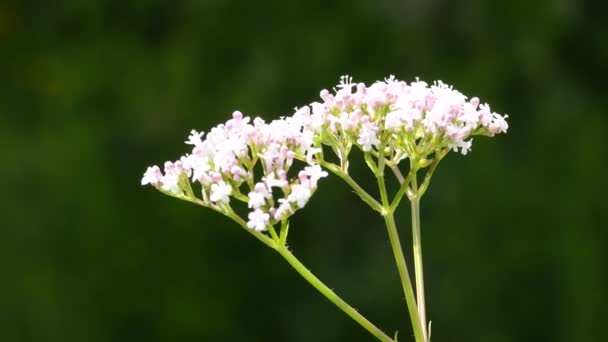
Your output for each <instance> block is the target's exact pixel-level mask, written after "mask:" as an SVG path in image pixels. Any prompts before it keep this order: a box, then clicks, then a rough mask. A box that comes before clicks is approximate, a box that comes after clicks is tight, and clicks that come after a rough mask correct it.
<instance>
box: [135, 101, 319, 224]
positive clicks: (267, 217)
mask: <svg viewBox="0 0 608 342" xmlns="http://www.w3.org/2000/svg"><path fill="white" fill-rule="evenodd" d="M186 144H189V145H192V146H193V148H192V152H191V153H190V154H186V155H185V156H182V157H181V158H180V159H179V160H177V161H175V162H170V161H168V162H166V163H165V165H164V173H163V172H162V171H161V169H160V168H159V167H158V166H152V167H149V168H148V169H147V171H146V172H145V174H144V177H143V178H142V181H141V183H142V185H146V184H151V185H153V186H154V187H156V188H157V189H159V190H161V191H163V192H165V193H168V194H170V195H172V196H175V197H188V196H194V193H193V191H192V187H191V183H195V182H198V183H200V185H201V187H202V191H201V199H200V200H202V201H203V203H204V204H206V205H208V206H214V207H215V208H217V209H219V210H229V206H230V200H231V198H235V199H237V200H240V201H242V202H246V203H247V206H248V208H249V209H250V212H249V214H248V218H249V220H248V222H247V226H248V227H249V228H251V229H255V230H257V231H264V230H266V229H267V227H268V225H273V224H275V223H277V222H280V221H282V220H284V219H287V218H288V217H289V216H291V215H292V214H293V213H294V212H295V211H296V210H297V209H299V208H302V207H304V205H305V204H306V202H308V200H309V199H310V197H311V196H312V194H313V193H314V192H315V190H316V189H317V182H318V181H319V179H320V178H323V177H326V176H327V172H325V171H323V170H322V169H321V167H320V166H319V165H316V164H313V165H306V166H304V167H303V168H301V170H299V171H295V175H296V176H295V177H290V176H289V175H288V174H291V173H292V172H294V171H291V172H290V169H291V168H292V167H293V165H294V159H295V157H296V156H302V158H305V156H307V155H308V156H310V157H312V155H311V153H314V149H312V144H313V136H312V133H311V132H310V131H307V130H304V129H303V127H302V123H301V122H300V121H299V120H297V116H294V117H287V118H281V119H278V120H274V121H272V122H270V123H266V122H264V120H262V119H260V118H255V119H254V120H253V122H251V119H250V118H249V117H243V114H241V113H240V112H234V114H233V117H232V119H230V120H228V121H227V122H226V123H224V124H220V125H218V126H216V127H214V128H212V129H211V131H210V132H209V133H208V134H207V135H206V138H205V139H203V133H202V132H197V131H192V132H191V134H190V136H189V137H188V140H187V141H186ZM258 165H259V169H260V170H261V171H259V172H258V171H254V169H255V168H256V167H258ZM256 178H258V179H256ZM243 188H247V192H246V195H245V194H244V193H243V192H242V191H243ZM230 210H231V209H230Z"/></svg>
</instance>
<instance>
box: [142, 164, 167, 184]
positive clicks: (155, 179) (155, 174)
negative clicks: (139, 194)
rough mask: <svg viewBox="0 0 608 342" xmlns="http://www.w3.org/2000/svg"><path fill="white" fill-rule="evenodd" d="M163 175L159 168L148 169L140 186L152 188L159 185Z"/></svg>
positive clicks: (151, 167)
mask: <svg viewBox="0 0 608 342" xmlns="http://www.w3.org/2000/svg"><path fill="white" fill-rule="evenodd" d="M162 177H163V174H162V172H161V171H160V168H159V167H158V166H156V165H154V166H150V167H148V169H147V170H146V172H145V173H144V176H143V178H142V179H141V185H146V184H152V185H154V186H157V185H160V184H161V180H162Z"/></svg>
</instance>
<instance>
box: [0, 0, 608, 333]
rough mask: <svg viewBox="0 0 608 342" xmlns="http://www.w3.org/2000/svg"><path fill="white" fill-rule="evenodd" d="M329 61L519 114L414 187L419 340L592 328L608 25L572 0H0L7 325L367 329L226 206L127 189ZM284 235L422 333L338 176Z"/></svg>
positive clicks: (383, 244) (36, 329) (130, 329)
mask: <svg viewBox="0 0 608 342" xmlns="http://www.w3.org/2000/svg"><path fill="white" fill-rule="evenodd" d="M342 74H350V75H353V76H354V78H355V80H358V81H364V82H373V81H375V80H378V79H382V78H384V77H385V76H387V75H389V74H395V75H396V76H397V77H398V78H401V79H404V80H408V81H409V80H412V79H413V78H414V77H416V76H420V77H421V78H422V79H424V80H428V81H431V80H434V79H442V80H444V81H446V82H448V83H450V84H454V85H455V86H456V88H458V89H459V90H461V91H462V92H464V93H465V94H467V95H471V96H473V95H477V96H479V97H480V98H481V99H482V100H483V101H488V102H489V103H490V104H491V105H492V108H493V109H494V110H495V111H497V112H499V113H506V114H509V123H510V126H511V127H510V129H509V133H508V134H507V135H503V136H498V137H496V138H494V139H487V138H476V139H475V143H474V145H473V151H472V153H471V154H470V155H468V156H467V157H466V158H465V157H462V156H460V155H456V154H452V155H450V156H449V157H448V158H446V160H445V162H444V163H443V165H442V166H441V167H440V168H439V169H438V172H437V173H436V175H435V177H434V180H433V184H432V186H431V188H430V191H429V192H428V195H427V196H426V197H425V199H424V201H423V204H422V207H423V209H422V210H423V213H422V220H423V240H424V253H425V271H426V275H427V280H426V283H427V296H428V311H429V316H430V318H431V319H432V321H433V337H434V338H433V340H434V341H442V342H449V341H454V342H457V341H491V342H494V341H495V342H503V341H505V342H506V341H604V339H605V338H606V323H607V317H608V310H607V309H606V306H607V305H608V293H607V289H608V264H607V262H608V248H606V246H607V244H608V229H606V228H607V227H606V219H607V214H606V213H607V211H608V206H607V205H606V190H608V187H607V184H606V183H607V180H606V179H607V177H606V171H607V166H608V161H607V159H608V158H607V156H608V153H606V151H605V150H606V147H607V146H608V138H607V135H606V128H607V124H608V118H607V114H608V113H607V108H608V96H607V94H606V84H605V83H606V79H607V78H608V25H607V24H606V19H605V12H603V11H601V10H600V9H599V8H593V7H592V6H591V4H590V3H589V2H584V1H576V0H559V1H548V0H547V1H535V2H532V1H521V0H516V1H510V2H502V3H501V2H489V1H468V2H451V1H438V0H436V1H424V0H413V1H389V0H378V1H353V0H351V1H334V2H330V1H313V0H308V1H297V2H296V1H294V2H289V1H274V2H270V1H221V0H215V1H212V0H208V1H204V0H203V1H193V0H192V1H160V0H156V1H147V2H146V1H102V0H91V1H71V2H70V1H11V0H9V1H3V2H2V3H0V142H1V143H0V156H1V159H2V162H1V163H0V179H1V182H0V184H2V189H3V190H2V194H3V196H2V200H1V203H0V207H1V208H2V209H1V210H2V211H1V221H0V222H1V223H0V341H3V342H30V341H31V342H37V341H87V342H102V341H103V342H105V341H147V342H153V341H373V339H372V337H371V335H368V333H367V332H366V331H364V330H363V329H362V328H360V327H359V326H357V325H356V323H354V322H353V321H351V320H350V319H349V318H348V317H346V316H345V315H344V314H343V313H341V312H340V311H339V310H338V309H336V308H335V307H333V306H332V305H331V304H330V303H329V302H327V301H326V300H325V299H324V298H323V297H322V296H321V295H319V294H318V293H317V292H315V291H314V290H313V289H312V288H311V287H310V286H309V285H308V284H307V283H305V282H304V281H302V280H301V279H300V278H299V276H298V275H297V274H296V273H295V271H293V270H292V269H291V268H290V267H289V266H288V265H287V264H286V263H285V262H284V261H282V260H281V259H280V258H279V256H278V255H275V254H274V253H273V252H272V251H271V250H269V249H267V248H265V247H264V246H263V245H262V244H261V243H259V242H258V241H257V240H255V239H253V238H252V237H251V236H249V235H248V234H246V233H244V232H243V231H242V230H241V229H239V228H238V227H237V226H236V225H235V224H233V223H232V222H231V221H229V220H228V219H226V218H224V217H222V216H220V215H218V214H216V213H212V212H210V211H206V210H204V209H202V208H198V207H195V206H193V205H189V204H186V203H185V202H179V201H177V200H174V199H171V198H169V197H166V196H163V195H161V194H160V193H158V192H156V191H154V190H153V189H151V188H142V187H140V185H139V182H140V179H141V175H142V173H143V171H144V170H145V168H146V166H148V165H150V164H155V163H162V162H164V161H165V160H168V159H175V158H176V157H177V156H179V155H180V154H183V153H185V152H187V150H188V148H187V146H185V145H184V144H183V143H182V142H183V141H184V139H185V138H186V136H187V135H188V132H189V131H190V130H191V129H192V128H196V129H199V130H205V131H207V130H208V129H209V128H210V127H211V126H213V125H215V124H217V123H219V122H222V121H224V120H226V119H227V118H229V116H230V114H231V113H232V111H233V110H235V109H239V110H241V111H243V112H245V113H247V114H251V115H259V116H262V117H264V118H266V119H272V118H276V117H278V116H280V115H283V114H289V113H291V110H292V108H293V107H295V106H301V105H303V104H305V103H308V102H310V101H313V100H316V99H317V97H318V93H319V91H320V90H321V89H322V88H329V87H331V86H333V85H334V84H336V83H337V82H338V78H339V76H340V75H342ZM353 172H354V173H355V174H356V175H358V176H359V177H363V178H365V179H367V178H366V177H367V173H366V170H365V169H364V168H363V167H359V168H357V167H355V168H354V170H353ZM366 185H367V186H373V184H372V183H371V178H369V182H368V184H366ZM398 219H399V223H400V225H401V227H402V238H403V240H404V244H405V245H406V246H408V247H409V246H410V239H411V238H410V233H409V209H408V208H407V206H404V207H403V211H402V215H400V216H399V217H398ZM290 238H291V246H292V247H293V250H294V252H295V254H296V255H297V256H298V257H300V259H301V260H303V262H304V263H305V264H306V265H308V266H309V267H310V268H311V269H312V270H313V271H314V272H315V273H316V274H318V275H319V276H320V277H321V278H322V279H324V280H325V281H326V282H327V284H329V286H330V287H332V288H334V289H335V290H336V291H337V292H338V293H339V294H341V295H343V296H344V297H345V298H346V299H347V300H348V301H349V302H350V303H352V304H353V305H354V306H355V307H357V308H358V309H359V310H360V311H361V312H362V313H364V314H365V315H366V316H368V317H369V318H370V319H371V320H372V321H374V322H376V323H377V324H378V325H379V326H380V327H381V328H383V329H384V330H385V331H386V332H387V333H389V334H392V333H393V332H394V331H396V330H399V332H400V333H399V337H400V338H399V340H400V341H412V340H413V339H412V338H411V328H410V325H409V323H408V319H407V315H406V311H405V307H404V305H402V302H401V299H400V298H401V297H402V294H401V290H400V287H399V281H398V276H397V272H396V268H395V266H394V262H393V259H392V254H391V251H390V248H389V243H388V238H387V236H386V232H385V228H384V226H383V223H382V221H381V219H380V218H379V217H377V216H376V215H374V214H373V213H372V212H371V211H370V210H369V209H367V208H366V207H365V206H364V205H363V204H361V203H360V201H359V199H358V198H357V197H356V196H355V195H353V194H352V193H351V192H350V191H349V189H348V188H347V187H346V186H345V185H344V184H343V183H342V182H341V181H340V180H338V179H336V178H335V177H333V178H331V179H327V180H323V181H322V186H321V188H320V189H319V191H318V193H317V195H316V196H315V198H314V199H313V201H312V202H311V203H309V205H308V207H307V208H306V210H303V211H302V212H300V213H298V214H297V215H296V217H295V218H294V219H293V221H292V230H291V234H290ZM407 252H408V255H409V253H411V251H410V250H409V248H408V249H407Z"/></svg>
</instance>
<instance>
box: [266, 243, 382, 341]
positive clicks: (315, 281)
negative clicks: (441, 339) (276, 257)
mask: <svg viewBox="0 0 608 342" xmlns="http://www.w3.org/2000/svg"><path fill="white" fill-rule="evenodd" d="M276 251H277V252H279V254H281V256H282V257H283V258H284V259H285V260H286V261H287V262H288V263H289V264H290V265H291V266H292V267H293V268H294V269H295V270H296V271H297V272H298V273H300V275H301V276H302V277H304V279H306V281H308V282H309V283H310V284H311V285H312V286H313V287H314V288H315V289H317V290H318V291H319V292H321V294H323V295H324V296H325V297H326V298H327V299H329V300H330V301H331V302H332V303H334V304H335V305H336V306H337V307H339V308H340V309H341V310H342V311H344V313H346V314H347V315H348V316H350V317H351V318H352V319H354V320H355V321H356V322H357V323H359V324H360V325H361V326H362V327H363V328H365V330H367V331H369V332H370V333H371V334H372V335H374V336H375V337H376V338H377V339H378V340H380V341H383V342H394V340H393V339H392V338H390V337H389V336H388V335H386V334H385V333H384V332H382V330H380V329H379V328H377V327H376V326H375V325H374V324H373V323H371V322H370V321H368V320H367V319H366V318H365V317H363V315H361V314H360V313H359V312H357V310H355V309H354V308H353V307H351V306H350V305H348V303H346V302H345V301H344V300H343V299H342V298H340V297H339V296H338V295H337V294H336V293H335V292H334V291H332V290H331V289H330V288H329V287H327V285H325V284H324V283H323V282H322V281H321V280H319V278H317V277H316V276H315V275H314V274H312V272H310V271H309V270H308V269H307V268H306V267H305V266H304V265H303V264H302V263H301V262H300V261H299V260H298V259H297V258H296V257H295V256H294V255H293V254H292V253H291V252H290V251H289V250H288V249H287V248H286V247H285V246H279V247H278V248H276Z"/></svg>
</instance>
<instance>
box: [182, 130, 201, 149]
mask: <svg viewBox="0 0 608 342" xmlns="http://www.w3.org/2000/svg"><path fill="white" fill-rule="evenodd" d="M204 134H205V133H204V132H197V131H195V130H192V131H191V132H190V135H189V136H188V140H186V141H185V143H186V144H188V145H194V146H202V145H203V140H202V139H201V138H202V137H203V135H204Z"/></svg>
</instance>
